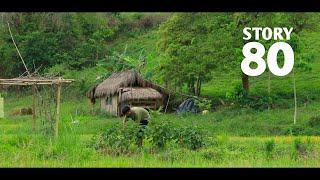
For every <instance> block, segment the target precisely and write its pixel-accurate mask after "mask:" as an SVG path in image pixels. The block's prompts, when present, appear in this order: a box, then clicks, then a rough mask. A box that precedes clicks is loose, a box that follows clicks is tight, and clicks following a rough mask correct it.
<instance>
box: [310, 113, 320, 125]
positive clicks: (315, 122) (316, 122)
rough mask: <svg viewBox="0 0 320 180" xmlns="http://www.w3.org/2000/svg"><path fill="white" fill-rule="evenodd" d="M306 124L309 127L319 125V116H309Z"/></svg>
mask: <svg viewBox="0 0 320 180" xmlns="http://www.w3.org/2000/svg"><path fill="white" fill-rule="evenodd" d="M308 125H309V126H311V127H319V126H320V116H314V117H311V118H310V120H309V121H308Z"/></svg>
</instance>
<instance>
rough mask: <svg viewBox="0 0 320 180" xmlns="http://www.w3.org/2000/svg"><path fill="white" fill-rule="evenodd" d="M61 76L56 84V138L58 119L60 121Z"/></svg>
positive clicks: (56, 134)
mask: <svg viewBox="0 0 320 180" xmlns="http://www.w3.org/2000/svg"><path fill="white" fill-rule="evenodd" d="M60 80H61V78H59V82H58V84H57V87H58V89H57V113H56V124H55V125H56V127H55V138H58V133H59V121H60V100H61V83H60Z"/></svg>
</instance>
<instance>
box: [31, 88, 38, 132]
mask: <svg viewBox="0 0 320 180" xmlns="http://www.w3.org/2000/svg"><path fill="white" fill-rule="evenodd" d="M32 93H33V98H32V101H33V102H32V120H33V124H32V128H33V131H35V130H36V118H37V117H36V85H33V86H32Z"/></svg>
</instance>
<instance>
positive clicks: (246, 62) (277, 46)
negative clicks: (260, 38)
mask: <svg viewBox="0 0 320 180" xmlns="http://www.w3.org/2000/svg"><path fill="white" fill-rule="evenodd" d="M251 49H256V50H257V51H256V53H251ZM280 50H281V51H282V52H283V54H284V65H283V67H282V68H280V67H279V66H278V62H277V55H278V52H279V51H280ZM242 53H243V55H244V57H245V58H244V59H243V60H242V62H241V70H242V72H243V73H245V74H247V75H248V76H259V75H261V74H262V73H263V72H264V71H265V70H266V63H265V61H264V60H263V59H262V57H263V55H264V54H265V48H264V46H263V45H262V44H261V43H258V42H249V43H247V44H245V45H244V46H243V49H242ZM251 62H255V63H257V68H255V69H252V68H251V67H250V63H251ZM267 64H268V68H269V70H270V71H271V73H272V74H274V75H276V76H285V75H287V74H289V73H290V72H291V71H292V68H293V65H294V53H293V49H292V48H291V46H290V45H289V44H288V43H285V42H277V43H274V44H273V45H272V46H271V47H270V49H269V51H268V54H267Z"/></svg>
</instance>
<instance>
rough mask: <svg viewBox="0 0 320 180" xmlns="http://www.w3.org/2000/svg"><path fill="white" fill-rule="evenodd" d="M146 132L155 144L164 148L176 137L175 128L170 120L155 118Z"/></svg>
mask: <svg viewBox="0 0 320 180" xmlns="http://www.w3.org/2000/svg"><path fill="white" fill-rule="evenodd" d="M145 133H146V137H147V138H148V139H150V141H151V143H152V145H153V146H155V147H157V148H160V149H162V148H164V147H165V146H166V144H167V143H168V141H170V140H172V139H173V138H174V136H175V129H174V128H173V126H172V124H170V122H168V121H155V120H153V121H151V122H150V123H149V124H148V126H147V128H146V131H145Z"/></svg>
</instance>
